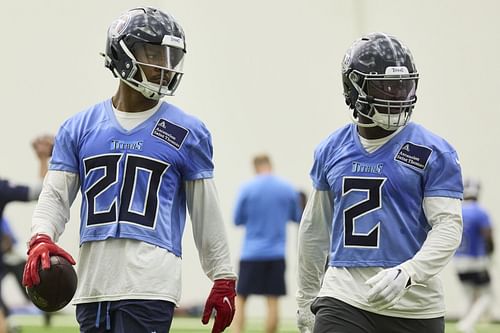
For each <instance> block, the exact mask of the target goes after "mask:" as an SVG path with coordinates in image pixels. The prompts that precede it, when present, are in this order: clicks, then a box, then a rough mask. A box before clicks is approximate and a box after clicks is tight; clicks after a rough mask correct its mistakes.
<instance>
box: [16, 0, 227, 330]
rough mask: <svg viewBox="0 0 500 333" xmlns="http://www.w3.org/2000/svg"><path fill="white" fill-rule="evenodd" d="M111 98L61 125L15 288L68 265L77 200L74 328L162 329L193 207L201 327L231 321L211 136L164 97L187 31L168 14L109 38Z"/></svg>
mask: <svg viewBox="0 0 500 333" xmlns="http://www.w3.org/2000/svg"><path fill="white" fill-rule="evenodd" d="M107 35H108V36H107V42H106V51H105V53H104V54H103V56H104V59H105V66H106V67H107V68H108V69H110V71H111V72H112V73H113V75H114V76H115V77H116V78H119V84H118V88H117V90H116V92H115V94H114V95H113V97H111V98H109V99H106V100H104V101H102V102H100V103H97V104H95V105H93V106H91V107H89V108H88V109H86V110H84V111H82V112H80V113H77V114H76V115H74V116H73V117H71V118H69V119H68V120H67V121H65V122H64V123H63V124H62V126H61V127H60V129H59V131H58V133H57V135H56V140H55V145H54V152H53V156H52V159H51V161H50V166H49V172H48V174H47V176H46V179H45V182H44V187H43V190H42V193H41V196H40V199H39V202H38V205H37V206H36V208H35V212H34V214H33V220H32V229H31V231H32V238H31V240H30V242H29V245H28V248H29V249H28V260H27V263H26V266H25V269H24V275H23V284H24V285H25V286H28V287H30V286H33V285H37V284H38V283H40V277H39V275H38V269H37V267H38V265H39V264H40V263H41V265H42V268H43V269H47V268H49V267H50V256H52V255H59V256H63V257H65V258H66V259H67V260H68V261H70V262H71V263H72V264H75V260H74V259H73V258H72V256H71V255H70V254H69V253H68V252H66V251H65V250H64V249H62V248H61V247H59V246H58V245H57V244H56V242H57V241H58V239H59V237H60V236H61V234H62V233H63V231H64V227H65V224H66V222H67V221H68V219H69V212H70V206H71V204H72V203H73V201H74V199H75V197H76V195H77V193H78V192H79V191H80V193H81V195H82V204H81V209H80V235H79V236H80V237H79V239H80V242H79V245H80V248H79V258H78V259H79V260H78V265H77V275H78V286H77V290H76V294H75V296H74V298H73V303H74V304H76V317H77V321H78V323H79V325H80V332H82V333H100V332H112V333H123V332H168V331H169V330H170V326H171V322H172V317H173V312H174V307H175V306H176V305H177V304H178V302H179V300H180V294H181V267H182V262H181V258H182V247H181V245H182V236H183V232H184V227H185V221H186V208H187V210H188V211H189V214H190V217H191V221H192V227H193V234H194V238H195V243H196V246H197V249H198V253H199V256H200V261H201V265H202V268H203V270H204V271H205V273H206V275H207V276H208V278H209V279H210V280H212V281H213V287H212V290H211V292H210V294H209V296H208V299H207V302H206V304H205V308H204V312H203V316H202V322H203V323H204V324H207V323H208V322H209V320H210V317H211V314H212V311H215V321H214V324H213V328H212V332H213V333H219V332H222V331H224V329H225V328H226V327H228V326H229V325H230V324H231V321H232V319H233V316H234V311H235V305H234V299H235V295H236V291H235V285H236V274H235V273H234V272H233V268H232V265H231V260H230V254H229V247H228V244H227V239H226V233H225V228H224V222H223V220H222V214H221V211H220V207H219V203H218V198H217V192H216V188H215V183H214V181H213V173H214V164H213V161H212V157H213V147H212V138H211V134H210V132H209V131H208V129H207V128H206V126H205V125H204V124H203V122H202V121H200V120H199V119H197V118H196V117H194V116H192V115H189V114H187V113H186V112H184V111H183V110H182V109H180V108H179V107H177V106H175V105H173V104H171V103H168V102H164V101H161V100H160V99H161V98H162V97H164V96H171V95H173V94H174V92H175V91H176V89H177V87H178V85H179V82H180V80H181V78H182V75H183V61H184V56H185V54H186V43H185V35H184V31H183V29H182V27H181V26H180V24H179V23H178V22H177V20H176V19H174V17H173V16H172V15H170V14H168V13H166V12H163V11H161V10H158V9H156V8H152V7H138V8H133V9H131V10H129V11H127V12H125V13H123V14H122V15H121V16H120V17H119V18H117V19H116V20H114V21H113V22H112V23H111V25H110V27H109V29H108V34H107Z"/></svg>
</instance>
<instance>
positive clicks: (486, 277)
mask: <svg viewBox="0 0 500 333" xmlns="http://www.w3.org/2000/svg"><path fill="white" fill-rule="evenodd" d="M458 278H459V279H460V281H462V283H465V284H470V285H473V286H476V287H479V286H485V285H488V284H490V281H491V279H490V274H489V273H488V271H487V270H484V271H479V272H468V273H459V274H458Z"/></svg>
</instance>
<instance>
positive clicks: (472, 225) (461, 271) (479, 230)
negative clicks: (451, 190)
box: [453, 178, 494, 333]
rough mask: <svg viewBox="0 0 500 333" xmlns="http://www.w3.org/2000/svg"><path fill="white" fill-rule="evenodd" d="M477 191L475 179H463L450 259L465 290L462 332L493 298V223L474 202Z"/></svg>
mask: <svg viewBox="0 0 500 333" xmlns="http://www.w3.org/2000/svg"><path fill="white" fill-rule="evenodd" d="M480 192H481V184H480V182H479V181H478V180H477V179H473V178H468V179H466V180H465V181H464V202H463V205H462V218H463V223H464V230H463V235H462V242H461V244H460V247H459V248H458V250H457V252H456V253H455V257H454V260H453V261H454V264H455V268H456V270H457V273H458V278H459V279H460V282H461V283H462V286H463V289H464V291H465V299H466V311H465V313H464V315H463V316H462V318H461V319H460V320H459V322H458V324H457V328H458V330H459V331H460V332H463V333H473V332H475V330H474V329H475V326H476V324H477V322H478V321H479V320H480V319H481V316H482V315H483V314H485V313H486V312H487V311H488V309H489V306H490V304H491V302H492V300H493V295H492V294H493V293H492V291H493V290H492V286H491V279H490V274H489V266H490V262H491V256H492V255H493V251H494V241H493V226H492V222H491V219H490V216H489V214H488V212H487V211H486V209H485V208H484V207H482V205H481V204H480V203H479V202H478V200H479V194H480Z"/></svg>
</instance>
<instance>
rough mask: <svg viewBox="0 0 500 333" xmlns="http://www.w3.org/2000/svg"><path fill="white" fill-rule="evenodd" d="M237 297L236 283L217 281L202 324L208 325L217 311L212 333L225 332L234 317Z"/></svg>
mask: <svg viewBox="0 0 500 333" xmlns="http://www.w3.org/2000/svg"><path fill="white" fill-rule="evenodd" d="M235 297H236V281H235V280H229V279H221V280H215V281H214V286H213V287H212V291H211V292H210V295H208V299H207V302H206V303H205V309H204V310H203V317H202V319H201V322H202V323H203V324H204V325H206V324H208V321H209V320H210V315H211V314H212V311H213V310H215V322H214V326H213V327H212V333H220V332H223V331H224V330H225V329H226V328H227V327H229V325H231V322H232V321H233V317H234V311H235V306H234V298H235Z"/></svg>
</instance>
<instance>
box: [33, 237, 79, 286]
mask: <svg viewBox="0 0 500 333" xmlns="http://www.w3.org/2000/svg"><path fill="white" fill-rule="evenodd" d="M51 255H56V256H61V257H63V258H64V259H66V260H67V261H68V262H69V263H71V264H72V265H74V264H76V262H75V259H73V257H72V256H71V255H70V254H69V253H68V252H66V251H64V250H63V249H61V248H60V247H59V246H57V245H56V244H55V243H54V242H53V241H52V239H50V237H49V236H47V235H44V234H36V235H35V236H33V237H32V238H31V240H30V242H29V244H28V260H27V261H26V265H25V266H24V273H23V286H26V287H33V286H35V285H37V284H39V283H40V276H38V267H39V263H40V261H41V262H42V269H49V268H50V256H51Z"/></svg>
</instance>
